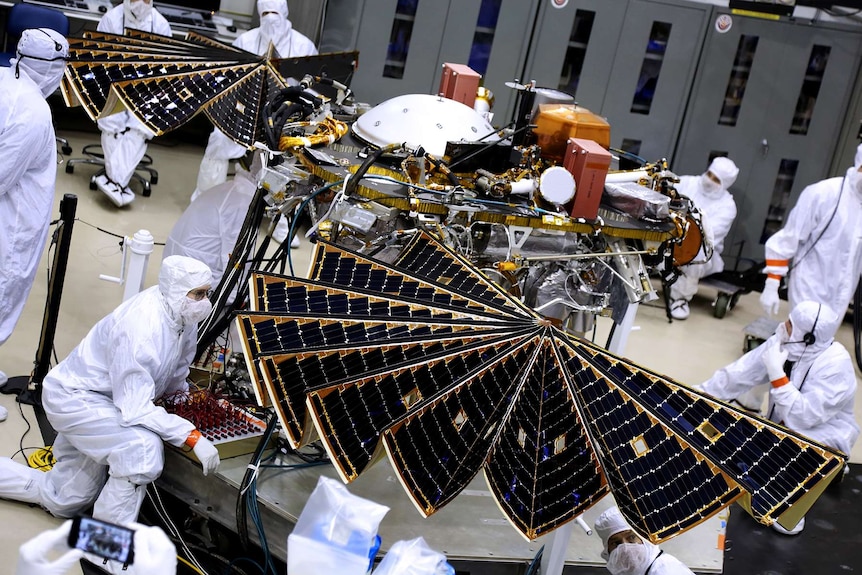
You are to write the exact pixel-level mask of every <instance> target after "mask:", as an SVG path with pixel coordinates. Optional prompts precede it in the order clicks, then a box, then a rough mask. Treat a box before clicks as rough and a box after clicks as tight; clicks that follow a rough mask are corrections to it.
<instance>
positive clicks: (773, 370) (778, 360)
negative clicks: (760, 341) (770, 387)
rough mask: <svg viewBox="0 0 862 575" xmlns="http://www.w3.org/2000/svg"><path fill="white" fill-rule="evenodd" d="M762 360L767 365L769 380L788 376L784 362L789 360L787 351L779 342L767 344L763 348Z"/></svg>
mask: <svg viewBox="0 0 862 575" xmlns="http://www.w3.org/2000/svg"><path fill="white" fill-rule="evenodd" d="M760 361H762V362H763V365H765V366H766V373H767V374H769V381H775V380H777V379H781V378H782V377H786V376H787V374H786V373H784V362H785V361H787V352H786V351H783V350H782V349H781V346H780V345H779V344H778V343H771V344H770V345H769V346H767V347H766V349H764V350H763V355H761V356H760Z"/></svg>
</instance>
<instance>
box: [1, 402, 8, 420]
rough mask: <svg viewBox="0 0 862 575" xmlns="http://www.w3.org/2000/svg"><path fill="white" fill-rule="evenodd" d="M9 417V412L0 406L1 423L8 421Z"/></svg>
mask: <svg viewBox="0 0 862 575" xmlns="http://www.w3.org/2000/svg"><path fill="white" fill-rule="evenodd" d="M7 417H9V410H7V409H6V408H5V407H3V406H2V405H0V421H6V418H7Z"/></svg>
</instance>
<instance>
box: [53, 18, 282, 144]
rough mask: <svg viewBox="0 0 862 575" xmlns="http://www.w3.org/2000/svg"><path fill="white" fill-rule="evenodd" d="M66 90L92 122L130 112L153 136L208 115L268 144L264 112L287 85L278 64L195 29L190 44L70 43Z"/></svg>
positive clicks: (90, 39) (151, 37) (98, 39)
mask: <svg viewBox="0 0 862 575" xmlns="http://www.w3.org/2000/svg"><path fill="white" fill-rule="evenodd" d="M69 60H70V61H69V63H68V65H67V67H66V76H65V79H64V80H65V81H64V82H63V93H64V95H65V97H66V102H67V103H68V104H69V105H75V104H81V105H83V106H84V108H85V109H86V111H87V114H88V115H89V116H90V118H92V119H93V120H94V121H95V120H97V119H99V118H101V117H104V116H106V115H110V114H113V113H115V112H117V111H119V110H122V109H127V110H129V111H130V112H131V113H132V114H134V115H135V117H137V118H138V119H139V120H140V121H141V122H142V123H143V124H144V125H145V126H147V128H149V129H150V130H152V132H153V133H154V134H156V135H159V134H163V133H165V132H167V131H169V130H173V129H174V128H177V127H179V126H181V125H182V124H184V123H185V122H187V121H189V120H190V119H191V118H192V117H193V116H194V115H195V114H197V113H199V112H203V113H205V114H206V115H207V117H208V118H209V119H210V121H212V123H213V124H214V125H215V126H216V127H217V128H219V129H220V130H221V131H222V132H224V133H225V134H227V135H228V136H229V137H230V138H231V139H233V140H234V141H236V142H237V143H240V144H242V145H245V146H249V147H250V146H251V145H252V144H254V142H256V141H263V140H264V137H263V121H264V113H263V107H264V105H265V104H266V102H268V101H269V100H270V99H271V98H272V96H273V94H274V93H275V92H277V91H278V90H280V89H282V88H285V87H286V86H287V84H286V82H285V81H284V78H282V77H281V75H280V74H279V73H278V71H277V67H276V66H277V64H278V61H274V62H275V65H274V64H273V61H270V59H269V57H268V56H257V55H255V54H252V53H251V52H246V51H245V50H241V49H239V48H234V47H233V46H230V45H228V44H223V43H221V42H218V41H217V40H213V39H212V38H208V37H206V36H203V35H200V34H196V33H194V32H190V33H189V34H188V36H187V37H186V39H185V40H176V39H174V38H170V37H166V36H159V35H156V34H150V33H147V32H141V31H137V30H129V31H128V35H126V36H123V35H117V34H108V33H105V32H85V33H84V35H83V37H82V38H70V39H69Z"/></svg>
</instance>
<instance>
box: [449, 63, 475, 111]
mask: <svg viewBox="0 0 862 575" xmlns="http://www.w3.org/2000/svg"><path fill="white" fill-rule="evenodd" d="M481 79H482V75H481V74H479V73H478V72H476V71H475V70H473V68H471V67H470V66H465V65H464V64H449V63H446V64H443V76H442V77H441V78H440V94H443V96H444V97H446V98H449V99H450V100H455V101H456V102H461V103H462V104H466V105H467V106H470V107H471V108H472V107H473V102H475V101H476V92H477V91H478V90H479V80H481Z"/></svg>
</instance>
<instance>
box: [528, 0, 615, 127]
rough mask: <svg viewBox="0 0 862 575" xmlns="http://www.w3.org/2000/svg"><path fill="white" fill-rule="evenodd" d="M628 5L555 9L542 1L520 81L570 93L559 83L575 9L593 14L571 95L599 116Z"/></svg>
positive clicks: (592, 1)
mask: <svg viewBox="0 0 862 575" xmlns="http://www.w3.org/2000/svg"><path fill="white" fill-rule="evenodd" d="M627 5H628V2H627V1H626V0H614V1H613V2H609V1H608V0H571V1H570V2H569V3H568V4H566V6H565V7H563V8H554V7H553V5H552V2H551V0H543V1H542V2H541V4H540V6H539V15H538V23H537V25H536V33H535V35H534V37H533V42H532V46H531V49H530V53H529V55H528V56H527V63H526V68H525V70H526V73H525V74H524V78H523V79H522V80H524V81H530V80H535V81H536V84H537V85H538V86H541V87H547V88H559V89H562V90H564V91H570V90H567V89H566V88H560V86H559V84H560V76H561V74H562V70H563V66H564V63H565V58H566V52H567V50H568V48H569V40H568V39H569V37H570V35H571V33H572V25H573V24H574V22H575V16H576V14H577V11H578V10H587V11H591V12H594V13H595V21H594V23H593V26H592V31H591V34H590V38H589V42H588V44H587V46H586V53H585V57H584V61H583V67H582V69H581V74H580V77H581V80H580V82H579V83H578V86H577V90H575V93H574V94H573V95H574V96H575V99H576V100H577V101H578V103H579V104H580V105H582V106H584V107H586V108H589V109H590V110H592V111H593V112H596V113H598V111H599V109H600V108H601V105H602V101H603V100H604V97H605V92H606V90H607V87H608V81H609V79H610V76H611V66H612V63H613V61H614V57H615V55H616V50H617V42H618V41H619V38H620V34H621V32H622V26H623V19H624V17H625V11H626V6H627Z"/></svg>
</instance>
